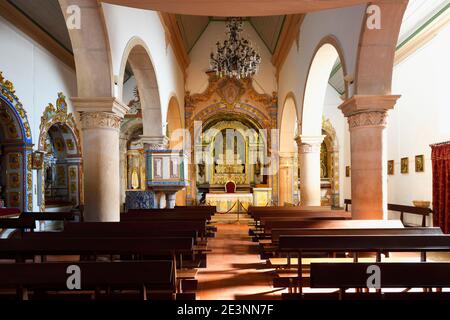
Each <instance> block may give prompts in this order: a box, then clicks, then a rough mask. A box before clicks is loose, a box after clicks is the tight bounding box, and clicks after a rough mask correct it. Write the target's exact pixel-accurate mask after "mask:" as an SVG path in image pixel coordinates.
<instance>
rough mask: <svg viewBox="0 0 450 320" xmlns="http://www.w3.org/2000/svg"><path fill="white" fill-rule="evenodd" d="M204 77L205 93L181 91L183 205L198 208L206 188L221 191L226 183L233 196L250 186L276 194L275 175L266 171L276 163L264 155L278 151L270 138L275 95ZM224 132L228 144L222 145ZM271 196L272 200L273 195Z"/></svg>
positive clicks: (243, 82) (248, 82) (244, 83)
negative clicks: (186, 146)
mask: <svg viewBox="0 0 450 320" xmlns="http://www.w3.org/2000/svg"><path fill="white" fill-rule="evenodd" d="M207 75H208V81H209V83H208V87H207V89H206V90H205V91H204V92H203V93H200V94H193V95H191V94H190V92H186V97H185V117H186V119H185V120H186V127H187V128H188V129H189V131H190V137H191V144H190V145H191V150H190V157H191V158H190V167H189V171H190V177H191V181H192V182H191V184H190V185H189V187H188V190H187V199H186V200H187V203H189V204H192V203H198V202H199V201H200V199H201V197H202V195H201V192H204V191H205V190H208V187H209V188H210V189H211V188H213V187H215V188H220V186H222V189H223V188H224V187H223V186H224V185H225V183H226V182H227V181H228V180H229V181H233V182H235V183H236V184H237V186H238V188H237V192H238V193H239V188H241V190H242V192H249V191H251V189H252V188H254V187H268V188H271V190H278V187H277V185H276V184H277V179H278V178H277V173H276V170H274V171H271V170H270V168H271V167H276V164H277V161H278V160H277V159H276V158H275V154H271V153H270V150H278V145H277V143H278V137H273V136H272V135H273V132H272V129H276V128H277V95H276V93H275V92H274V93H272V95H269V94H261V93H258V92H257V91H256V90H255V89H254V87H253V79H251V78H244V79H240V80H237V79H234V78H228V77H223V78H220V77H218V76H216V74H215V73H212V72H209V73H207ZM230 130H231V131H232V132H233V135H232V139H231V140H227V141H226V142H225V141H223V142H222V140H225V139H224V138H225V136H226V134H227V131H230ZM221 133H222V134H221ZM230 141H231V142H230ZM222 144H223V146H222ZM221 148H222V149H221ZM217 150H223V152H217ZM208 159H209V160H208ZM269 171H270V172H269ZM205 188H206V189H205ZM202 190H203V191H202ZM209 191H210V190H209ZM207 192H208V191H207ZM271 197H272V199H273V200H274V201H277V198H278V195H277V194H276V191H275V192H273V193H272V195H271Z"/></svg>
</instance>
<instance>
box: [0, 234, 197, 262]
mask: <svg viewBox="0 0 450 320" xmlns="http://www.w3.org/2000/svg"><path fill="white" fill-rule="evenodd" d="M193 247H194V242H193V239H192V238H181V237H178V238H177V237H165V238H149V237H146V238H140V237H136V238H117V237H116V238H61V237H57V236H55V238H51V237H43V238H25V239H0V259H15V260H16V261H17V262H22V261H25V259H29V258H31V259H33V258H34V257H36V256H44V257H45V256H71V255H74V256H87V257H94V258H95V257H97V256H100V255H107V256H114V255H122V256H126V255H133V256H135V257H144V256H152V255H173V256H176V255H182V254H192V252H193Z"/></svg>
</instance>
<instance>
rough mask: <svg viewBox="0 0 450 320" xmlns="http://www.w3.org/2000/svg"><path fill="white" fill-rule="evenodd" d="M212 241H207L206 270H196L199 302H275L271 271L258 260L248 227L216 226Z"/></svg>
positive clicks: (277, 294) (275, 292)
mask: <svg viewBox="0 0 450 320" xmlns="http://www.w3.org/2000/svg"><path fill="white" fill-rule="evenodd" d="M216 226H217V233H216V237H215V238H211V239H209V240H208V248H209V249H211V250H212V251H211V252H210V253H209V254H208V267H207V268H206V269H200V270H199V274H198V276H197V279H198V281H199V291H198V292H197V299H199V300H234V299H279V298H280V293H281V292H280V291H278V290H274V288H273V287H272V279H273V269H269V268H268V267H267V265H266V264H265V262H264V261H261V260H260V257H259V254H258V247H257V243H255V242H252V241H251V238H250V237H249V236H248V226H247V225H238V224H217V225H216Z"/></svg>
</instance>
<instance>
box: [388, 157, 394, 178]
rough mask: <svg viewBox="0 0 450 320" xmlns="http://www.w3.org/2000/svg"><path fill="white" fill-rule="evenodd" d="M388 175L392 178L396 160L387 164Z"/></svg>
mask: <svg viewBox="0 0 450 320" xmlns="http://www.w3.org/2000/svg"><path fill="white" fill-rule="evenodd" d="M387 168H388V175H390V176H392V175H393V174H394V160H389V161H388V163H387Z"/></svg>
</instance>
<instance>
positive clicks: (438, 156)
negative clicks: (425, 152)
mask: <svg viewBox="0 0 450 320" xmlns="http://www.w3.org/2000/svg"><path fill="white" fill-rule="evenodd" d="M431 161H432V165H433V224H434V226H436V227H440V228H441V229H442V231H443V232H444V233H450V142H448V143H443V144H436V145H431Z"/></svg>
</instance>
